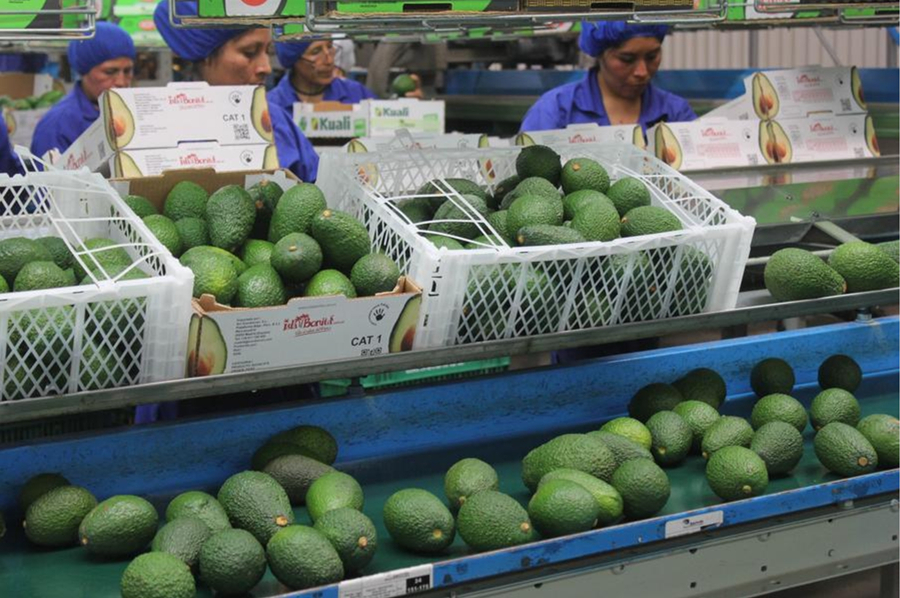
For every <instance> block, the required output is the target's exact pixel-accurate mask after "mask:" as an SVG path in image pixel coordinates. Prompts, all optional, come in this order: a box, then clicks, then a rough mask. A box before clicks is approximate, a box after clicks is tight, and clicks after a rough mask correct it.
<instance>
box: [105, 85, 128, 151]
mask: <svg viewBox="0 0 900 598" xmlns="http://www.w3.org/2000/svg"><path fill="white" fill-rule="evenodd" d="M103 117H104V119H105V120H106V123H107V125H106V126H107V128H106V136H107V138H108V139H109V144H110V145H111V146H112V147H114V148H116V149H122V148H124V147H125V146H127V145H128V144H129V143H131V140H132V139H133V138H134V116H133V115H132V114H131V110H129V109H128V106H126V105H125V100H123V99H122V96H120V95H119V94H117V93H116V92H114V91H112V90H108V91H107V92H106V100H105V101H104V102H103Z"/></svg>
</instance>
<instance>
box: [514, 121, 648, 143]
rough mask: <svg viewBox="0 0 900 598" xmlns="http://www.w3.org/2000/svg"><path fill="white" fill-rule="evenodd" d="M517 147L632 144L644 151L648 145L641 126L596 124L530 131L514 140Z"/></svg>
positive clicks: (520, 134)
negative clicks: (536, 144)
mask: <svg viewBox="0 0 900 598" xmlns="http://www.w3.org/2000/svg"><path fill="white" fill-rule="evenodd" d="M513 142H514V144H515V145H532V144H534V143H539V144H542V145H560V144H563V145H565V144H573V143H631V144H633V145H636V146H637V147H639V148H641V149H644V148H646V147H647V144H646V142H645V140H644V132H643V130H642V129H641V127H640V125H611V126H606V127H601V126H600V125H598V124H596V123H588V124H578V125H569V126H568V127H566V128H565V129H554V130H550V131H529V132H527V133H519V134H518V135H516V136H515V137H514V139H513Z"/></svg>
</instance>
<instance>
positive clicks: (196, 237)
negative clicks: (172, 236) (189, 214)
mask: <svg viewBox="0 0 900 598" xmlns="http://www.w3.org/2000/svg"><path fill="white" fill-rule="evenodd" d="M175 229H176V230H177V231H178V235H179V236H180V237H181V242H182V245H183V248H184V250H189V249H193V248H194V247H202V246H204V245H209V227H208V226H207V224H206V221H205V220H202V219H200V218H182V219H181V220H176V221H175Z"/></svg>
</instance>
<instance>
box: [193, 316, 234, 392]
mask: <svg viewBox="0 0 900 598" xmlns="http://www.w3.org/2000/svg"><path fill="white" fill-rule="evenodd" d="M227 367H228V345H227V344H226V343H225V338H224V337H223V336H222V331H221V330H219V325H218V324H216V321H215V320H213V319H212V318H209V317H204V318H201V317H200V316H198V315H197V314H193V315H191V322H190V328H189V330H188V349H187V371H186V375H187V377H189V378H195V377H197V376H216V375H218V374H224V373H225V370H226V369H227Z"/></svg>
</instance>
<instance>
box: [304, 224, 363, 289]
mask: <svg viewBox="0 0 900 598" xmlns="http://www.w3.org/2000/svg"><path fill="white" fill-rule="evenodd" d="M310 235H312V237H313V238H314V239H315V240H316V241H317V242H318V243H319V245H321V247H322V254H323V255H324V256H325V262H326V263H327V264H328V265H329V267H331V268H335V269H337V270H340V271H341V272H343V273H345V274H349V273H350V270H351V269H352V268H353V265H354V264H355V263H356V262H357V261H359V259H360V258H361V257H363V256H364V255H367V254H368V253H369V252H370V251H371V250H372V243H371V241H369V231H367V230H366V227H365V226H364V225H363V224H362V223H361V222H360V221H359V220H357V219H356V218H354V217H353V216H352V215H351V214H348V213H346V212H339V211H337V210H327V209H326V210H324V211H322V213H320V214H319V215H317V216H316V217H315V218H313V220H312V224H311V225H310Z"/></svg>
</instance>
